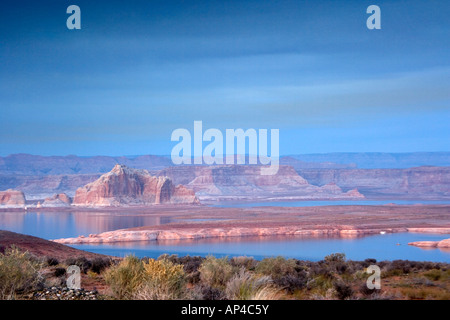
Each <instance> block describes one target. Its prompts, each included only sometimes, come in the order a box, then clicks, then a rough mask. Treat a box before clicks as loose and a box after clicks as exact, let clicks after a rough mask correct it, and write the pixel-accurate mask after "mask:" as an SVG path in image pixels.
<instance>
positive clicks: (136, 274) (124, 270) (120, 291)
mask: <svg viewBox="0 0 450 320" xmlns="http://www.w3.org/2000/svg"><path fill="white" fill-rule="evenodd" d="M143 273H144V264H143V263H142V261H141V260H140V259H139V258H137V257H135V256H127V257H126V258H125V259H123V260H122V261H121V262H120V263H119V264H117V265H114V266H111V267H110V268H109V269H108V270H106V272H104V275H103V276H104V279H105V282H106V284H108V285H109V286H110V290H111V293H112V295H113V296H114V297H115V298H117V299H133V298H134V297H135V294H136V292H137V290H138V289H139V287H140V286H141V285H142V277H143Z"/></svg>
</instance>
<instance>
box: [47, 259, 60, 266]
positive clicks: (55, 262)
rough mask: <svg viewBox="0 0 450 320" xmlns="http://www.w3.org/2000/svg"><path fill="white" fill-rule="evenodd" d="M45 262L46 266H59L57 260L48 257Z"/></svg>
mask: <svg viewBox="0 0 450 320" xmlns="http://www.w3.org/2000/svg"><path fill="white" fill-rule="evenodd" d="M46 262H47V265H48V266H57V265H58V264H59V261H58V259H56V258H53V257H48V258H47V261H46Z"/></svg>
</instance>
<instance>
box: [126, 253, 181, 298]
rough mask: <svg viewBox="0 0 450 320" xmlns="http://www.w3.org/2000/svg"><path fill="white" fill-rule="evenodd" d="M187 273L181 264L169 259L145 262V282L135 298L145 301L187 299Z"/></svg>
mask: <svg viewBox="0 0 450 320" xmlns="http://www.w3.org/2000/svg"><path fill="white" fill-rule="evenodd" d="M186 279H187V277H186V273H185V272H184V269H183V266H182V265H181V264H176V263H173V262H172V261H170V260H168V259H158V260H154V259H149V260H148V262H144V272H143V279H142V280H143V282H142V285H141V286H140V287H139V288H138V290H137V292H136V294H135V297H136V298H138V299H145V300H148V299H150V300H174V299H183V298H185V297H186Z"/></svg>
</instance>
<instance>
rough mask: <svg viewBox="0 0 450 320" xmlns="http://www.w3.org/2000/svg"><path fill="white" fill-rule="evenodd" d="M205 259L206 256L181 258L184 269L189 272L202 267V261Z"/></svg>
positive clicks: (196, 270)
mask: <svg viewBox="0 0 450 320" xmlns="http://www.w3.org/2000/svg"><path fill="white" fill-rule="evenodd" d="M204 260H205V258H202V257H198V256H197V257H190V256H185V257H182V258H180V260H179V261H180V263H181V264H183V267H184V271H185V272H187V273H194V272H198V269H199V268H200V266H201V264H202V262H203V261H204Z"/></svg>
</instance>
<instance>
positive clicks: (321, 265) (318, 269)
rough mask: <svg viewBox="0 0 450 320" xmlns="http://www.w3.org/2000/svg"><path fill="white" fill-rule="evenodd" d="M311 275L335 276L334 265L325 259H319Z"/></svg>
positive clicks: (331, 277)
mask: <svg viewBox="0 0 450 320" xmlns="http://www.w3.org/2000/svg"><path fill="white" fill-rule="evenodd" d="M311 275H312V276H313V277H315V276H322V277H324V278H328V279H333V278H334V276H333V270H332V267H331V266H330V265H329V264H328V263H326V262H324V261H319V262H317V263H316V264H314V265H313V266H312V267H311Z"/></svg>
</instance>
